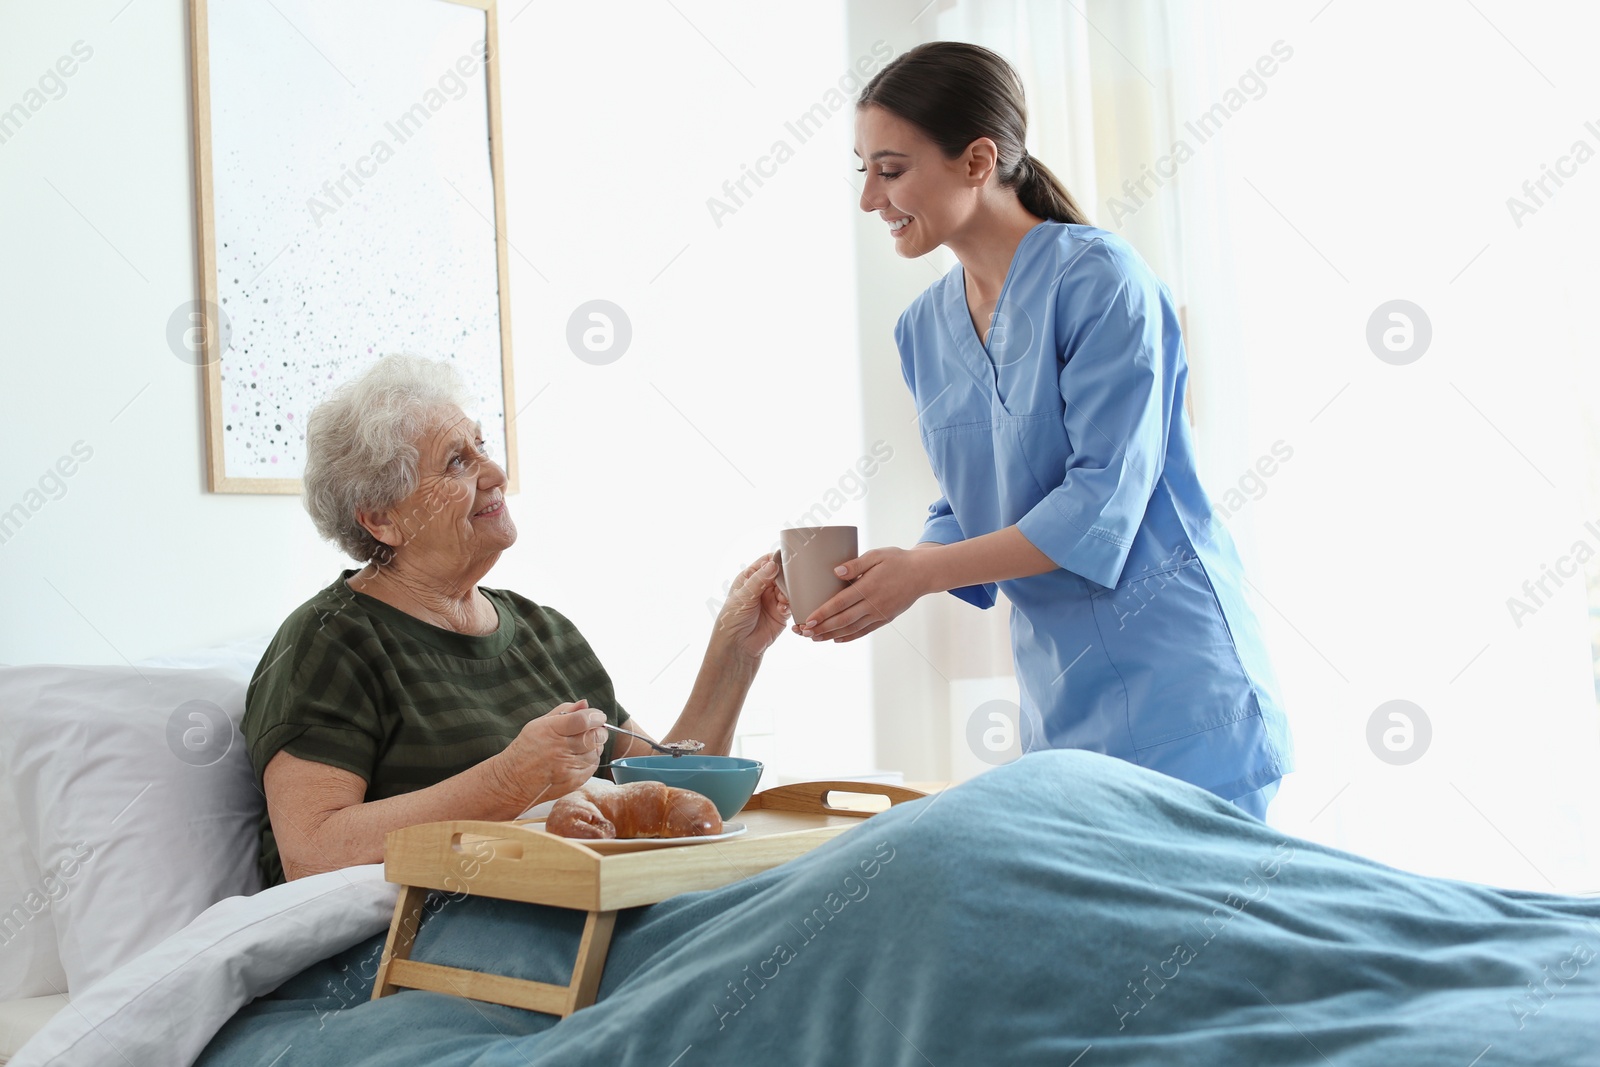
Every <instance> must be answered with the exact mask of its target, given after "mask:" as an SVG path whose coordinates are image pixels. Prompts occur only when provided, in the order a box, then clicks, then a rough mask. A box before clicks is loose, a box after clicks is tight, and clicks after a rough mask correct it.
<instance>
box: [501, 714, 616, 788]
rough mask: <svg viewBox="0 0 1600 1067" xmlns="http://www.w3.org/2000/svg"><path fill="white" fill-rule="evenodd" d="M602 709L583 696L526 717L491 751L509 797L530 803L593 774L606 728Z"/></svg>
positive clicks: (577, 785) (598, 765) (586, 778)
mask: <svg viewBox="0 0 1600 1067" xmlns="http://www.w3.org/2000/svg"><path fill="white" fill-rule="evenodd" d="M605 722H606V715H605V712H603V711H599V710H597V709H594V708H591V707H589V702H588V701H587V700H578V701H574V702H572V703H569V704H558V705H556V706H555V707H554V708H552V709H551V710H550V711H549V712H548V713H547V714H544V715H541V716H539V717H538V718H537V719H530V720H529V721H528V723H527V724H526V725H525V726H523V728H522V730H521V731H520V732H519V733H518V734H517V736H516V738H515V739H513V740H512V742H511V744H509V745H507V746H506V747H505V749H504V750H503V751H502V752H501V753H500V754H499V755H498V756H495V757H493V758H494V759H496V760H498V761H499V765H498V770H499V774H498V775H497V777H498V780H499V782H500V784H501V788H502V790H503V791H504V792H505V794H506V795H507V796H509V797H513V798H516V799H517V800H518V801H519V802H521V803H523V807H524V808H528V807H532V806H533V805H534V804H538V803H540V802H542V801H546V800H555V799H556V798H557V797H563V796H566V795H567V794H568V793H570V792H572V791H573V790H574V789H576V788H578V787H579V786H581V785H582V784H583V783H585V782H587V781H588V780H589V779H590V778H593V777H594V774H595V771H596V770H598V769H599V767H600V750H601V749H602V748H603V747H604V746H605V743H606V738H607V736H608V735H609V731H608V730H606V728H605Z"/></svg>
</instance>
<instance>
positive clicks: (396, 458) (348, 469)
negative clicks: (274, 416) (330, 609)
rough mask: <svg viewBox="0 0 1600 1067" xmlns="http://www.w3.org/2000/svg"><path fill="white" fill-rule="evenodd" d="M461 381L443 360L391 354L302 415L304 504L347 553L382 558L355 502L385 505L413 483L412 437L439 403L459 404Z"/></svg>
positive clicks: (376, 507)
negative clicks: (360, 516) (304, 445)
mask: <svg viewBox="0 0 1600 1067" xmlns="http://www.w3.org/2000/svg"><path fill="white" fill-rule="evenodd" d="M467 399H468V396H467V389H466V386H465V384H464V383H463V382H462V380H461V377H460V375H458V374H457V373H456V370H455V368H454V367H452V366H451V365H450V364H449V363H447V362H445V361H443V360H434V359H423V358H422V357H420V356H408V355H392V356H385V357H384V358H382V359H380V360H378V362H377V363H375V364H373V365H372V366H371V367H369V368H368V369H367V370H365V371H363V372H362V373H361V374H359V375H357V376H356V377H354V378H352V379H350V380H349V381H347V382H345V383H343V384H342V385H340V386H339V387H338V388H336V389H335V390H334V391H333V392H332V393H330V394H329V395H328V397H327V398H326V399H324V400H323V401H322V403H320V404H318V405H317V406H316V407H315V408H313V409H312V410H311V414H310V415H309V416H308V417H307V418H306V467H305V474H304V479H305V498H304V503H305V506H306V511H308V512H310V513H311V521H312V522H314V523H316V526H317V532H318V533H320V534H321V535H322V536H323V537H325V538H327V539H328V540H329V541H332V542H333V543H334V544H336V545H338V546H339V547H340V548H341V549H343V550H344V552H345V553H346V554H348V555H349V556H350V558H351V559H355V560H360V561H361V562H363V563H364V562H367V561H368V560H377V562H378V563H380V564H381V563H386V562H388V560H389V558H390V556H391V555H392V550H391V549H390V547H389V546H388V545H385V544H383V543H382V542H381V541H379V540H378V539H377V538H375V537H373V536H372V534H370V533H368V532H367V529H366V527H364V526H362V525H361V523H360V522H359V521H357V519H356V511H357V509H362V510H366V511H385V510H387V509H389V508H392V507H394V506H395V505H396V504H398V503H400V502H401V501H402V500H404V499H405V498H406V497H408V496H410V495H411V494H412V492H413V491H414V490H415V489H416V487H417V446H416V443H415V442H416V440H417V438H418V437H420V436H421V435H422V434H423V433H424V432H425V431H426V430H427V428H428V422H429V418H430V416H432V415H434V414H436V413H437V412H438V411H439V410H440V409H441V408H448V407H451V406H455V407H465V405H466V402H467Z"/></svg>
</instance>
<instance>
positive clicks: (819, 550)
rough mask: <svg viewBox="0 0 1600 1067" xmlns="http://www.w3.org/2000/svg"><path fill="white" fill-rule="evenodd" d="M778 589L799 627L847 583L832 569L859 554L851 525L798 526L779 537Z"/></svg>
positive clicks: (785, 531)
mask: <svg viewBox="0 0 1600 1067" xmlns="http://www.w3.org/2000/svg"><path fill="white" fill-rule="evenodd" d="M778 548H779V557H778V590H779V592H781V593H783V595H784V596H786V597H788V598H789V614H790V616H791V617H792V618H793V619H794V621H795V623H796V624H797V625H798V624H801V623H804V622H805V621H806V619H808V618H809V617H810V616H811V613H812V612H813V611H816V610H817V609H818V608H820V607H821V606H822V605H823V604H826V603H827V602H828V600H829V598H831V597H832V596H833V595H834V594H835V593H838V592H840V591H841V590H843V589H844V587H845V586H846V585H847V584H849V583H847V582H846V581H845V580H844V579H843V578H840V577H839V576H838V575H836V574H834V573H833V568H835V567H837V566H838V565H839V564H841V563H844V562H846V561H848V560H852V559H855V558H856V556H858V555H860V553H859V552H858V551H857V547H856V528H855V527H854V526H799V527H795V528H793V529H788V530H784V531H782V532H780V533H779V534H778Z"/></svg>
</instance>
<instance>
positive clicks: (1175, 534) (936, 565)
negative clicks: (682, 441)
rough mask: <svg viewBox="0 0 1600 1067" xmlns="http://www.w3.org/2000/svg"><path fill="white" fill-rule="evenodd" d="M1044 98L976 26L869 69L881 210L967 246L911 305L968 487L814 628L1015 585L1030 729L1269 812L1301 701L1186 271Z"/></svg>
mask: <svg viewBox="0 0 1600 1067" xmlns="http://www.w3.org/2000/svg"><path fill="white" fill-rule="evenodd" d="M1026 121H1027V120H1026V110H1025V106H1024V101H1023V91H1022V85H1021V82H1020V80H1019V79H1018V77H1017V75H1016V72H1015V71H1014V70H1012V68H1011V66H1010V65H1009V64H1008V63H1007V62H1006V61H1005V60H1004V59H1002V58H1001V57H1000V56H998V55H996V54H995V53H993V52H991V51H989V50H987V49H984V48H980V47H978V46H976V45H970V44H960V43H954V42H933V43H930V44H924V45H920V46H918V47H916V48H913V49H911V50H910V51H908V52H906V53H905V54H903V55H901V56H900V57H898V58H897V59H895V60H894V61H893V62H891V63H890V64H889V65H888V66H887V67H885V68H884V69H883V70H882V71H881V72H880V73H879V74H878V75H877V76H876V77H874V78H873V79H872V81H871V82H870V83H869V84H868V85H867V87H866V88H865V89H864V90H863V91H862V94H861V98H860V100H859V101H858V103H857V111H856V154H857V155H858V156H859V157H860V158H861V161H862V163H863V171H864V173H865V175H866V182H865V186H864V188H863V190H862V194H861V208H862V210H863V211H870V212H876V213H877V214H878V215H879V216H880V217H881V218H882V219H883V221H884V223H885V224H886V225H887V227H888V230H889V236H890V239H892V240H893V241H894V246H895V250H896V251H897V252H898V253H899V254H900V255H901V256H903V257H905V258H907V259H911V258H915V257H918V256H924V255H927V254H928V253H929V252H932V251H933V250H934V249H935V248H937V247H939V246H940V245H944V246H945V247H947V248H949V249H950V251H951V252H953V253H954V254H955V256H956V258H957V259H958V260H959V264H958V265H957V266H955V267H954V268H952V269H951V271H950V273H948V274H947V275H945V276H944V277H943V278H942V279H940V280H939V281H937V282H935V283H934V284H933V285H931V286H929V287H928V289H927V291H925V292H924V293H923V294H922V295H921V296H919V297H918V298H917V299H916V300H915V301H914V302H913V303H912V305H911V306H910V307H909V308H907V309H906V311H905V313H904V314H902V315H901V316H900V321H899V323H898V325H897V326H896V327H895V343H896V344H897V345H898V346H899V349H900V363H901V369H902V371H903V373H904V375H905V380H906V384H907V385H908V386H909V387H910V389H911V393H912V396H913V398H914V400H915V403H916V410H917V412H918V418H919V422H920V426H921V434H922V443H923V446H924V448H925V449H926V451H927V453H928V460H929V462H930V463H931V464H932V466H933V473H934V475H935V476H936V477H937V479H938V482H939V488H940V490H941V492H942V496H941V497H940V498H939V499H938V500H936V501H934V503H933V505H932V506H931V507H930V508H929V513H928V519H927V524H926V526H925V527H924V529H923V532H922V537H921V539H920V541H921V543H919V544H918V545H917V547H916V548H915V549H913V550H910V551H907V550H903V549H899V548H879V549H874V550H872V551H869V552H866V553H864V554H863V555H861V556H860V557H859V558H858V559H855V560H851V561H850V562H848V563H847V564H846V565H845V566H844V567H843V568H841V570H840V576H841V577H843V578H845V579H846V580H848V581H849V582H850V583H851V584H850V585H849V587H848V588H847V589H845V590H844V591H843V592H841V593H839V594H838V595H837V596H835V597H834V598H833V599H831V600H829V601H828V602H827V603H826V604H824V605H822V606H821V607H820V608H818V609H817V610H816V611H815V612H813V613H812V614H811V616H810V617H809V618H808V619H806V620H803V621H801V620H797V625H796V627H795V629H796V630H797V631H798V632H800V633H801V634H803V635H804V636H808V637H811V638H812V639H813V640H818V641H821V640H830V639H831V640H834V641H851V640H855V639H856V638H859V637H861V636H863V635H865V634H868V633H871V632H872V631H873V630H875V629H877V628H878V627H880V626H882V625H884V624H885V623H886V622H889V621H890V620H892V619H894V618H895V617H896V616H898V615H899V614H901V613H902V612H904V611H905V610H906V609H907V608H909V607H910V606H911V605H912V604H913V603H914V602H915V601H916V600H917V598H919V597H921V596H923V595H924V594H927V593H933V592H941V591H949V592H952V593H954V594H955V595H956V596H958V597H960V598H961V599H962V600H965V601H968V602H970V603H972V604H975V605H977V606H978V607H980V608H988V607H992V606H993V605H994V603H995V592H996V589H997V588H999V589H1002V590H1004V591H1005V594H1006V597H1007V599H1008V600H1010V602H1011V604H1012V610H1011V638H1012V648H1013V652H1014V655H1015V657H1016V672H1017V679H1018V682H1019V683H1020V688H1021V694H1022V712H1023V722H1022V726H1023V728H1024V743H1025V746H1026V747H1029V748H1038V747H1053V748H1083V749H1092V750H1094V751H1097V752H1105V753H1109V754H1110V755H1113V756H1118V757H1120V758H1122V759H1125V760H1129V761H1131V762H1133V763H1137V764H1139V765H1141V766H1145V767H1150V768H1152V769H1154V770H1158V771H1162V772H1164V773H1166V774H1169V775H1172V776H1173V777H1175V778H1181V779H1183V780H1185V781H1188V782H1193V783H1194V784H1196V785H1199V786H1201V787H1203V788H1205V789H1208V790H1210V791H1211V792H1213V793H1215V794H1216V795H1217V796H1219V797H1222V798H1224V799H1227V800H1231V801H1233V802H1234V803H1236V804H1237V805H1238V806H1239V807H1241V808H1243V809H1244V810H1246V811H1248V812H1250V813H1251V814H1253V815H1256V816H1257V817H1261V816H1263V815H1264V814H1265V812H1266V808H1267V803H1268V802H1269V801H1270V800H1271V798H1272V796H1273V795H1274V794H1275V793H1276V792H1277V788H1278V783H1279V779H1280V778H1281V777H1282V776H1283V774H1284V773H1285V772H1286V771H1288V770H1289V769H1290V765H1291V748H1290V740H1289V731H1288V724H1287V722H1286V721H1285V719H1284V715H1283V711H1282V708H1281V707H1280V706H1279V704H1278V701H1277V698H1276V695H1275V693H1274V692H1273V686H1274V684H1275V683H1274V682H1273V678H1272V673H1271V667H1270V664H1269V662H1268V660H1267V656H1266V652H1265V649H1264V647H1263V645H1262V641H1261V637H1260V634H1259V632H1258V628H1257V623H1256V620H1255V617H1254V615H1253V614H1252V612H1251V611H1250V609H1249V608H1248V607H1247V606H1246V604H1245V601H1244V598H1243V596H1242V595H1241V588H1240V587H1241V585H1242V583H1243V573H1242V567H1241V565H1240V562H1239V557H1238V553H1237V552H1236V550H1235V548H1234V546H1233V541H1232V539H1231V538H1230V537H1229V536H1228V533H1227V531H1226V530H1225V529H1224V528H1223V526H1222V524H1221V520H1220V518H1219V517H1217V516H1215V515H1214V514H1213V512H1212V508H1211V503H1210V501H1209V500H1208V499H1207V497H1206V494H1205V491H1204V490H1203V489H1202V488H1201V486H1200V481H1199V478H1198V476H1197V474H1196V471H1195V461H1194V448H1193V444H1192V442H1191V440H1190V435H1189V428H1188V424H1187V422H1186V420H1185V417H1184V408H1183V398H1184V386H1185V381H1186V379H1187V376H1188V369H1187V364H1186V360H1185V357H1184V346H1183V339H1182V338H1181V337H1180V336H1179V331H1178V318H1177V313H1176V310H1175V309H1174V306H1173V303H1172V297H1171V294H1170V293H1169V292H1168V291H1167V287H1166V286H1165V285H1164V284H1163V283H1162V282H1161V281H1160V280H1159V279H1158V278H1157V277H1156V276H1155V275H1154V274H1153V273H1152V272H1151V270H1150V267H1149V266H1148V265H1147V264H1146V263H1145V262H1144V260H1143V259H1141V258H1140V257H1139V255H1138V253H1136V252H1135V251H1134V250H1133V248H1132V247H1131V246H1130V245H1129V244H1128V243H1127V242H1126V241H1125V240H1123V239H1122V238H1120V237H1118V236H1117V235H1115V234H1113V233H1110V232H1108V231H1106V230H1101V229H1097V228H1096V227H1093V226H1090V225H1088V223H1087V222H1086V220H1085V218H1084V216H1083V214H1082V212H1081V211H1079V210H1078V207H1077V205H1076V204H1074V203H1073V200H1072V198H1071V196H1070V195H1069V194H1068V193H1067V191H1066V190H1065V189H1064V188H1063V187H1062V186H1061V184H1060V183H1059V182H1058V181H1057V180H1056V178H1055V176H1054V175H1052V174H1051V172H1050V171H1049V170H1048V169H1046V168H1045V166H1044V165H1043V164H1042V163H1040V162H1039V161H1038V160H1036V159H1034V158H1033V157H1032V156H1030V155H1029V154H1028V153H1027V150H1026V148H1025V147H1024V139H1025V133H1026V129H1025V127H1026ZM1030 728H1031V729H1030ZM1030 732H1032V733H1034V734H1035V735H1036V736H1032V737H1029V736H1028V734H1029V733H1030Z"/></svg>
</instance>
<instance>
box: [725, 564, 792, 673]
mask: <svg viewBox="0 0 1600 1067" xmlns="http://www.w3.org/2000/svg"><path fill="white" fill-rule="evenodd" d="M788 618H789V601H788V600H787V599H786V598H785V597H784V595H783V594H782V593H780V592H779V591H778V554H777V553H776V552H768V553H767V554H766V555H764V556H762V557H760V558H759V559H757V560H756V561H755V562H754V563H752V564H750V566H748V567H746V568H745V569H744V570H743V571H741V572H740V573H739V576H738V577H737V578H735V579H734V580H733V585H732V587H731V588H730V589H729V590H728V599H727V600H726V601H725V602H724V603H723V605H722V610H721V611H720V612H718V613H717V623H716V629H715V631H714V632H713V634H712V640H713V641H722V642H726V643H727V645H728V646H729V647H731V648H733V649H734V650H735V651H737V652H738V653H740V654H741V655H743V656H745V657H747V658H749V659H760V658H761V654H762V653H764V652H765V651H766V650H767V649H768V647H770V646H771V644H772V642H774V641H776V640H777V639H778V635H779V634H781V633H782V632H783V624H784V622H785V621H786V620H787V619H788Z"/></svg>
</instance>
